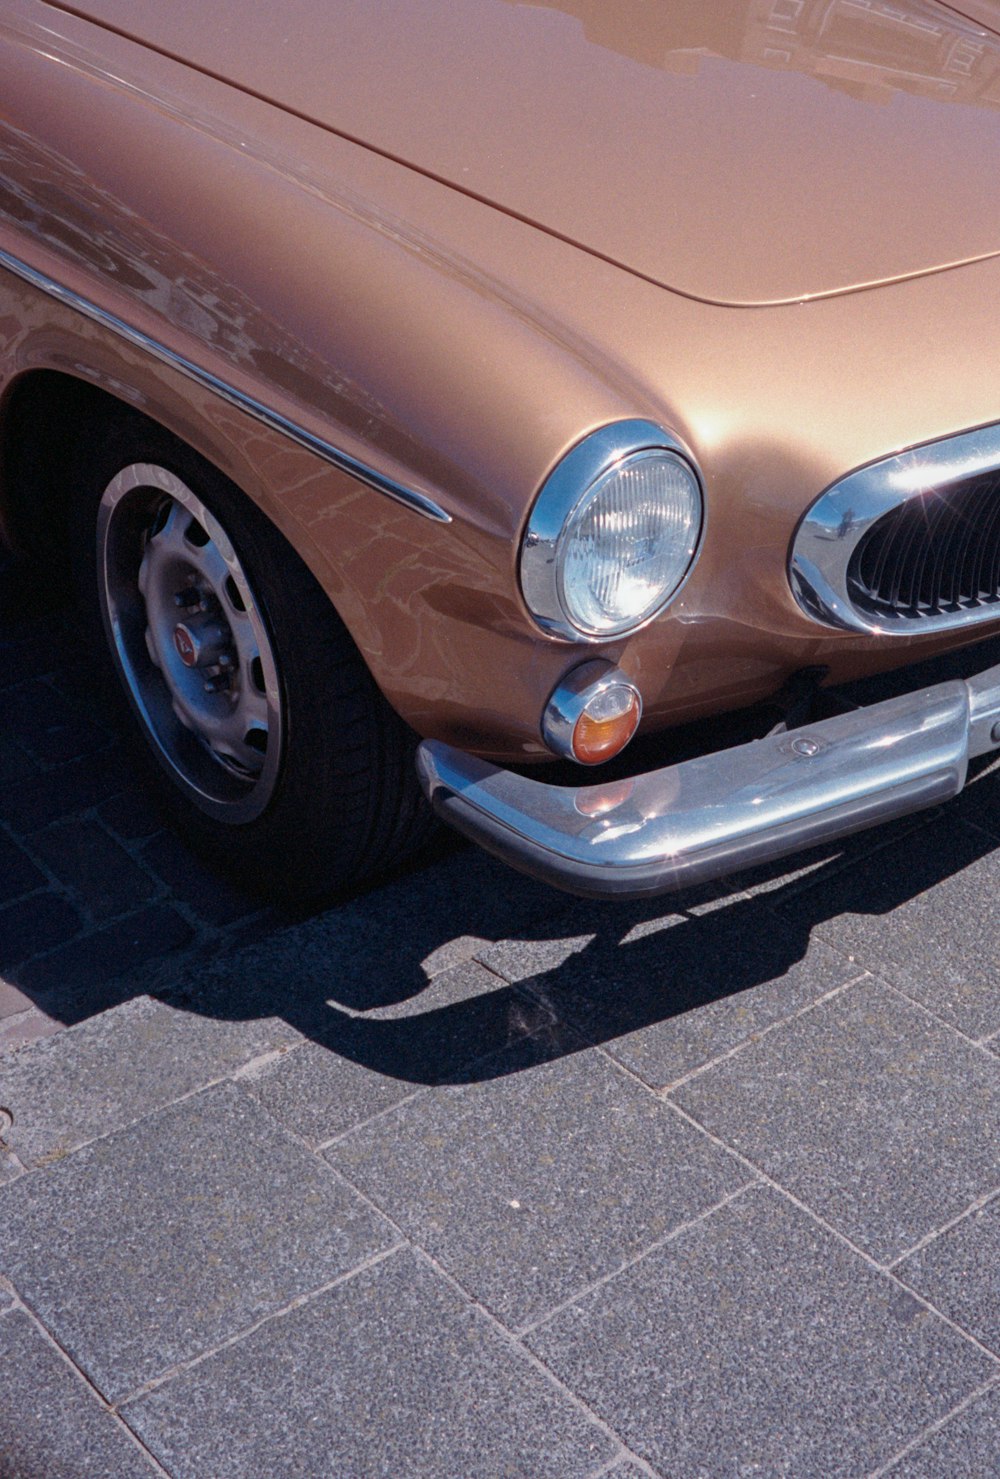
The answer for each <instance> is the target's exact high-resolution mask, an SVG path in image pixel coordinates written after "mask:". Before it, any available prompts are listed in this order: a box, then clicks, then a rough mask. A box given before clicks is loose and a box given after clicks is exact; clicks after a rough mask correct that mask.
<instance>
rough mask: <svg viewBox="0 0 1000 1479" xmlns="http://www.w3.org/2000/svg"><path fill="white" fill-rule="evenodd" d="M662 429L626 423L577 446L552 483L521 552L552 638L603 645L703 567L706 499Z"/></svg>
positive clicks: (526, 583)
mask: <svg viewBox="0 0 1000 1479" xmlns="http://www.w3.org/2000/svg"><path fill="white" fill-rule="evenodd" d="M671 440H672V439H671V438H670V437H669V436H668V435H667V433H665V432H664V431H663V430H662V428H660V427H657V426H653V425H652V424H651V423H649V422H645V421H623V422H617V423H616V424H615V425H613V426H607V427H602V428H601V430H600V431H598V432H594V433H593V434H592V435H591V436H589V437H587V438H585V440H584V441H583V442H581V443H579V444H578V446H576V447H574V448H573V449H572V451H571V452H569V453H567V455H566V456H565V457H564V458H563V460H562V462H560V463H559V465H558V467H557V468H556V469H555V471H554V472H553V473H552V474H551V476H550V477H549V478H548V479H547V480H546V482H545V484H544V486H543V487H542V490H541V492H540V493H539V495H538V499H537V501H536V503H535V507H534V509H533V510H532V513H531V518H530V520H529V524H528V529H527V532H526V534H525V537H524V543H523V546H522V550H521V586H522V590H523V592H524V597H525V601H526V602H527V604H528V607H529V609H530V610H531V612H532V614H533V616H534V617H535V619H536V621H538V623H539V625H540V626H542V627H543V628H544V629H545V630H546V631H550V632H557V633H559V634H560V635H562V636H568V637H573V638H576V639H579V638H581V637H583V638H589V639H590V640H593V641H597V640H600V639H602V638H606V637H615V636H621V635H622V634H623V633H625V632H631V631H634V630H635V628H636V627H640V626H642V625H643V623H644V622H647V621H649V620H650V618H651V617H653V616H655V615H656V613H657V612H658V611H661V610H662V609H663V607H664V606H665V605H666V604H667V602H668V601H669V600H670V598H671V596H673V595H674V594H675V592H676V591H677V590H678V588H679V587H680V585H681V584H682V582H683V580H684V578H685V576H686V575H687V573H688V571H689V569H690V567H691V564H692V562H693V560H694V556H695V552H696V550H697V547H698V541H699V538H700V535H701V526H702V496H701V488H700V485H699V482H698V478H697V475H696V473H695V471H694V469H693V468H692V466H691V464H690V463H689V462H688V461H687V459H686V458H685V457H684V456H682V455H681V454H680V452H679V451H678V450H675V449H674V447H672V446H671V445H670V442H671Z"/></svg>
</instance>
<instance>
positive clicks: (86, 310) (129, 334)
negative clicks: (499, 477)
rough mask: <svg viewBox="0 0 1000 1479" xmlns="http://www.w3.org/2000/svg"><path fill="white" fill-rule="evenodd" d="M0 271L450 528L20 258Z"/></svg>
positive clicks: (402, 490)
mask: <svg viewBox="0 0 1000 1479" xmlns="http://www.w3.org/2000/svg"><path fill="white" fill-rule="evenodd" d="M0 267H5V268H7V270H8V271H9V272H11V273H13V275H14V276H15V277H19V278H21V279H22V281H24V282H27V283H30V284H31V286H32V287H35V288H38V289H40V291H41V292H43V293H46V294H47V295H48V296H49V297H50V298H55V299H56V300H57V301H58V302H60V303H63V304H65V305H66V306H67V307H68V308H73V309H75V310H76V311H77V312H78V313H82V314H83V316H84V317H85V318H89V319H92V320H93V321H94V322H95V323H99V324H101V326H102V327H103V328H106V329H110V331H111V332H112V333H113V334H116V335H117V336H118V337H119V338H120V339H124V340H125V341H126V342H127V343H129V344H131V345H133V346H134V347H136V348H137V349H142V350H144V351H145V352H146V353H147V354H151V355H152V356H153V357H154V359H158V360H161V361H162V362H163V363H164V364H168V365H170V366H172V368H173V369H175V370H179V371H180V373H181V374H182V375H186V376H187V377H188V379H189V380H194V381H195V382H196V383H197V384H198V385H201V386H203V387H204V388H205V389H206V390H210V391H212V393H213V394H214V395H217V396H219V397H220V399H222V400H224V401H227V402H228V403H229V405H231V406H235V407H237V409H238V410H240V411H245V412H246V413H247V415H248V416H252V417H253V418H254V419H255V420H256V421H260V422H261V423H262V424H263V425H264V426H267V427H269V428H270V430H271V431H277V432H279V433H280V434H281V435H282V436H286V437H288V439H289V440H290V441H293V442H296V443H297V444H298V445H299V446H300V447H305V449H306V450H307V451H308V452H314V453H315V454H316V455H317V457H322V458H323V460H324V461H325V462H329V463H331V464H332V465H333V466H334V467H336V468H338V469H339V470H340V471H341V472H346V473H348V474H350V476H351V477H352V478H356V479H357V480H358V482H359V483H364V484H365V485H366V486H367V487H369V488H374V490H375V492H376V493H384V494H385V496H386V497H387V498H392V499H394V500H395V501H396V502H397V503H402V504H403V505H404V506H405V507H406V508H409V509H412V510H413V511H414V512H415V513H418V514H423V516H424V518H426V519H434V520H436V521H437V522H438V523H441V524H450V523H451V521H452V519H451V514H449V513H447V512H446V511H445V510H444V509H443V508H441V507H440V505H439V504H437V503H435V502H434V500H433V499H432V498H428V496H427V495H426V493H419V492H417V490H416V489H414V488H407V487H405V486H404V484H402V483H397V482H395V481H394V480H393V479H392V478H387V477H385V476H384V475H383V474H382V473H380V472H377V471H376V469H375V468H373V467H368V466H367V465H366V464H365V463H363V462H359V461H358V460H357V458H356V457H352V456H350V454H349V453H347V452H341V451H340V449H339V448H338V447H335V446H333V445H332V443H330V442H327V441H324V440H323V438H322V437H317V436H314V435H313V433H312V432H311V431H307V430H306V429H305V427H303V426H299V425H298V424H297V423H296V422H294V421H289V420H288V418H287V417H286V416H282V415H281V414H280V412H278V411H272V410H270V409H269V408H268V407H267V406H266V405H264V403H263V402H262V401H258V400H255V399H254V397H253V396H250V395H247V394H245V393H244V392H243V391H242V390H237V389H236V388H235V387H234V386H232V385H229V384H227V383H226V381H224V380H220V379H219V377H218V376H217V375H213V374H212V372H211V371H210V370H205V369H202V367H201V366H200V365H196V364H195V363H194V361H193V360H189V359H186V358H185V357H184V355H182V354H177V353H176V352H175V351H174V350H172V349H168V348H167V346H166V345H165V344H161V343H160V342H159V341H158V340H156V339H153V338H151V337H150V336H149V335H148V334H144V333H143V332H142V331H141V330H140V329H135V328H133V327H132V326H131V324H128V323H126V322H125V320H124V319H121V318H118V317H117V315H116V314H113V313H109V312H108V310H107V309H105V308H101V307H99V305H98V304H96V303H92V302H91V301H90V300H89V299H88V298H84V297H81V296H80V294H79V293H75V292H73V291H72V290H71V289H70V288H67V287H64V286H63V285H62V284H61V283H59V282H56V280H55V279H54V278H51V277H48V276H46V274H45V273H43V272H39V271H38V270H37V269H36V268H34V267H29V266H28V264H27V263H26V262H22V261H21V260H20V258H18V257H14V256H12V255H11V254H10V253H9V252H5V251H3V250H2V249H0Z"/></svg>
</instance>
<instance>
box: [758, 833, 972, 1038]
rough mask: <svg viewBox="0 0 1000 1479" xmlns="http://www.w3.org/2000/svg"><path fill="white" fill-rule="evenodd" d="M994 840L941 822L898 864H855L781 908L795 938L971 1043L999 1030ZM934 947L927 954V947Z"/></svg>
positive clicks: (915, 840)
mask: <svg viewBox="0 0 1000 1479" xmlns="http://www.w3.org/2000/svg"><path fill="white" fill-rule="evenodd" d="M998 890H1000V849H998V848H997V844H996V841H995V839H993V838H991V837H988V836H987V835H986V834H985V833H984V832H982V831H980V830H979V829H977V828H975V827H970V826H967V825H966V824H965V823H962V822H959V821H956V820H955V819H954V818H953V817H950V816H949V815H948V814H947V812H945V813H944V814H943V815H942V817H941V818H940V819H939V820H937V821H934V822H932V823H930V824H929V825H928V826H926V827H923V828H922V829H921V830H920V832H919V833H918V834H914V836H913V837H911V838H910V839H909V841H908V842H907V843H906V844H905V846H904V847H903V849H902V850H901V851H899V852H897V853H895V854H886V853H885V852H884V851H883V852H875V853H870V854H865V855H862V856H859V857H858V858H857V860H856V862H855V866H853V867H852V868H850V869H846V870H843V871H839V872H837V873H836V874H835V875H833V876H831V877H828V878H823V879H820V880H818V881H817V882H815V883H814V884H813V885H812V887H810V888H806V889H803V890H802V891H801V892H799V893H796V894H794V895H793V896H792V897H791V898H788V899H785V900H784V901H783V902H782V903H781V904H780V906H779V911H780V915H781V918H782V919H784V920H785V921H786V923H788V924H790V925H792V926H794V927H795V928H797V929H810V928H815V929H816V930H818V931H819V933H820V934H821V935H822V936H823V937H824V938H825V939H826V940H827V941H828V942H829V943H830V944H832V945H834V946H835V947H836V948H837V949H838V950H842V951H844V952H846V953H847V954H849V955H850V956H852V957H853V958H854V959H855V960H857V961H859V962H860V963H861V965H863V966H864V967H865V968H867V969H868V970H870V971H873V972H874V973H875V974H876V975H881V976H883V977H885V979H886V980H889V981H892V982H893V983H894V984H897V985H899V987H900V988H901V989H902V990H903V991H905V992H906V994H907V995H908V996H912V997H913V998H914V999H915V1000H917V1001H921V1002H923V1003H924V1004H925V1005H926V1006H927V1007H929V1008H930V1009H931V1010H932V1011H934V1012H936V1013H937V1014H938V1016H940V1017H942V1018H943V1019H944V1020H945V1021H947V1022H951V1023H953V1024H954V1025H955V1026H956V1027H958V1028H959V1029H960V1030H961V1031H962V1032H964V1033H966V1034H967V1035H968V1036H970V1037H973V1038H982V1037H987V1036H990V1035H991V1034H993V1033H995V1032H997V1031H998V1030H1000V963H998V958H997V952H996V928H995V900H996V897H997V892H998ZM929 941H933V949H930V948H928V942H929Z"/></svg>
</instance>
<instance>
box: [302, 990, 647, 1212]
mask: <svg viewBox="0 0 1000 1479" xmlns="http://www.w3.org/2000/svg"><path fill="white" fill-rule="evenodd" d="M477 964H478V962H477ZM499 979H502V977H501V978H499ZM510 984H511V983H510V982H505V985H510ZM513 989H514V990H515V991H518V992H519V993H520V995H521V996H522V997H524V998H525V999H527V1000H533V998H531V997H529V996H528V994H527V993H526V992H521V991H520V988H519V987H518V986H514V987H513ZM551 1026H552V1023H551V1022H543V1023H542V1024H541V1026H539V1027H537V1028H536V1029H535V1030H534V1031H533V1032H526V1033H524V1034H522V1035H521V1036H520V1037H517V1038H514V1039H512V1040H511V1041H510V1042H508V1043H505V1044H504V1046H503V1047H502V1048H496V1047H493V1048H490V1050H489V1052H486V1053H481V1054H480V1055H479V1057H478V1058H476V1057H473V1058H468V1059H466V1060H465V1061H464V1062H463V1063H461V1064H460V1065H458V1066H457V1067H455V1068H453V1069H452V1070H451V1072H450V1073H449V1074H448V1076H447V1077H446V1078H444V1079H443V1080H442V1081H441V1082H440V1083H436V1084H418V1085H417V1086H416V1088H415V1089H414V1090H413V1092H412V1094H407V1096H406V1098H405V1099H396V1100H395V1101H394V1102H393V1103H392V1104H388V1105H386V1107H385V1108H384V1109H377V1110H376V1111H375V1113H374V1114H371V1115H369V1116H368V1118H367V1119H363V1120H358V1122H357V1124H355V1125H349V1126H348V1128H347V1129H346V1130H338V1131H337V1133H336V1135H331V1136H330V1138H329V1139H328V1140H322V1141H320V1142H319V1143H318V1144H317V1145H315V1146H313V1145H310V1144H309V1142H308V1141H306V1140H303V1141H302V1144H303V1145H305V1146H307V1148H308V1149H309V1150H312V1151H314V1152H315V1154H316V1155H322V1154H323V1153H324V1151H327V1150H330V1149H332V1148H333V1146H335V1145H339V1143H340V1142H341V1141H342V1140H346V1139H347V1137H348V1136H349V1135H354V1134H356V1133H357V1131H358V1130H362V1129H366V1128H367V1126H368V1125H373V1124H375V1123H376V1122H377V1121H378V1120H380V1119H385V1118H386V1116H388V1115H390V1114H396V1113H397V1111H398V1110H400V1109H402V1108H403V1106H404V1105H405V1104H411V1103H412V1102H413V1100H414V1099H417V1098H419V1097H420V1095H422V1094H430V1093H432V1092H433V1091H434V1089H442V1088H444V1089H446V1088H449V1087H450V1086H452V1084H454V1085H455V1086H456V1087H461V1086H462V1085H464V1084H465V1082H466V1081H465V1080H464V1079H462V1078H460V1077H458V1075H459V1074H461V1073H463V1072H466V1071H468V1070H469V1069H472V1068H476V1067H477V1066H478V1065H479V1064H480V1063H488V1062H489V1060H490V1059H491V1058H495V1057H497V1056H498V1054H500V1053H507V1052H509V1051H510V1050H511V1048H514V1047H519V1046H520V1045H522V1044H523V1043H527V1042H531V1041H532V1039H533V1038H536V1037H542V1036H544V1034H545V1033H546V1032H548V1031H549V1029H550V1027H551ZM572 1032H573V1035H574V1037H576V1038H577V1039H578V1041H579V1045H580V1049H583V1048H589V1047H592V1046H593V1044H592V1043H590V1042H588V1040H587V1039H586V1038H585V1037H584V1036H583V1034H582V1033H579V1032H577V1030H576V1028H575V1027H574V1028H573V1029H572ZM646 1087H648V1085H647V1086H646ZM285 1128H286V1129H287V1126H285ZM292 1133H294V1132H292ZM300 1138H301V1137H300ZM353 1185H354V1184H353V1182H352V1183H351V1186H352V1188H353ZM354 1189H355V1190H356V1188H354ZM372 1205H373V1206H374V1203H372ZM378 1210H379V1211H380V1212H381V1211H382V1209H381V1208H378ZM385 1215H386V1214H385V1213H384V1212H382V1216H383V1217H384V1216H385Z"/></svg>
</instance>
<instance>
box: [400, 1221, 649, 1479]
mask: <svg viewBox="0 0 1000 1479" xmlns="http://www.w3.org/2000/svg"><path fill="white" fill-rule="evenodd" d="M372 1205H373V1206H374V1203H372ZM384 1215H385V1214H384V1213H383V1216H384ZM389 1220H390V1221H391V1220H392V1219H391V1218H390V1219H389ZM393 1226H395V1223H394V1224H393ZM411 1246H412V1248H413V1252H414V1254H415V1255H416V1256H417V1257H418V1258H420V1259H422V1260H423V1261H424V1262H425V1263H426V1264H427V1265H428V1267H429V1268H432V1269H433V1270H434V1272H435V1273H436V1274H437V1275H438V1276H439V1278H441V1279H443V1280H444V1282H445V1283H446V1284H448V1285H449V1286H450V1287H451V1288H452V1289H453V1290H454V1291H455V1293H456V1294H457V1295H458V1296H459V1297H460V1298H461V1299H462V1300H464V1302H465V1303H466V1305H467V1306H468V1307H469V1308H470V1309H472V1310H475V1311H476V1312H477V1313H478V1314H480V1315H481V1316H482V1317H483V1318H484V1319H485V1320H487V1321H488V1322H489V1324H490V1325H491V1326H492V1328H493V1329H494V1330H495V1331H496V1333H497V1334H498V1335H499V1336H500V1337H501V1338H502V1339H503V1340H504V1341H506V1343H507V1344H508V1345H509V1346H510V1347H511V1348H512V1349H513V1350H514V1351H516V1352H517V1353H518V1355H519V1357H520V1359H521V1360H523V1361H525V1362H526V1363H527V1365H529V1366H531V1367H532V1368H533V1369H534V1370H535V1371H537V1372H538V1373H539V1375H540V1376H543V1377H544V1378H545V1380H546V1381H547V1382H549V1384H550V1385H551V1386H554V1387H555V1388H556V1390H557V1391H559V1392H561V1393H562V1395H563V1396H564V1397H565V1398H566V1400H567V1401H568V1402H570V1403H571V1404H572V1406H573V1407H575V1408H576V1410H577V1411H578V1412H580V1413H582V1414H583V1416H584V1417H585V1418H586V1419H587V1421H588V1422H589V1423H591V1424H592V1425H593V1426H594V1427H595V1428H597V1429H599V1431H600V1432H602V1433H603V1434H604V1436H605V1437H606V1438H610V1439H611V1441H612V1442H613V1443H616V1444H617V1445H618V1447H619V1448H623V1449H625V1451H626V1453H627V1454H628V1455H629V1457H630V1458H631V1450H630V1449H629V1448H628V1445H627V1444H626V1442H625V1440H624V1438H623V1437H622V1435H621V1433H619V1432H616V1430H615V1429H614V1428H613V1427H611V1425H610V1424H609V1423H608V1422H606V1421H605V1419H604V1418H603V1417H600V1416H599V1415H598V1413H596V1412H595V1411H594V1410H593V1408H591V1407H589V1406H588V1405H587V1403H586V1402H585V1401H584V1400H583V1398H582V1397H581V1396H580V1395H579V1394H578V1393H577V1392H574V1390H573V1388H572V1387H570V1386H567V1385H566V1383H565V1382H564V1381H563V1379H562V1377H560V1376H557V1375H556V1373H555V1372H554V1371H553V1370H552V1368H551V1367H550V1366H547V1365H546V1364H545V1362H544V1361H543V1360H542V1359H541V1357H540V1356H536V1354H535V1352H534V1351H533V1350H531V1349H530V1348H529V1347H528V1346H526V1345H525V1344H524V1342H523V1341H521V1340H519V1339H518V1338H517V1336H516V1335H515V1334H514V1333H513V1331H512V1330H511V1329H510V1328H509V1327H508V1326H507V1325H505V1324H504V1323H503V1321H502V1320H501V1319H499V1318H498V1316H497V1315H495V1314H494V1313H493V1311H492V1310H491V1309H490V1308H489V1307H488V1306H487V1305H485V1304H482V1303H481V1302H480V1300H478V1299H475V1298H474V1297H473V1296H472V1295H471V1294H470V1293H469V1291H468V1289H466V1287H465V1285H464V1284H461V1283H460V1282H459V1280H458V1279H456V1278H455V1276H454V1274H451V1273H449V1272H448V1270H447V1269H446V1268H444V1267H443V1266H442V1265H441V1264H440V1263H438V1261H437V1259H436V1258H435V1257H434V1256H433V1255H432V1254H430V1253H428V1252H427V1250H426V1248H423V1247H421V1246H420V1244H418V1243H414V1244H412V1245H411ZM620 1459H621V1455H619V1458H618V1459H616V1462H620ZM634 1462H637V1463H638V1464H639V1466H640V1468H642V1469H645V1470H646V1471H647V1472H648V1473H650V1474H652V1476H653V1479H660V1476H659V1475H657V1474H656V1473H655V1471H653V1470H650V1469H649V1468H648V1465H647V1464H645V1463H644V1462H643V1461H642V1460H641V1459H639V1458H638V1457H636V1458H635V1459H634ZM603 1472H604V1470H603V1469H602V1470H598V1473H603ZM588 1479H596V1476H595V1475H590V1476H588Z"/></svg>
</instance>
